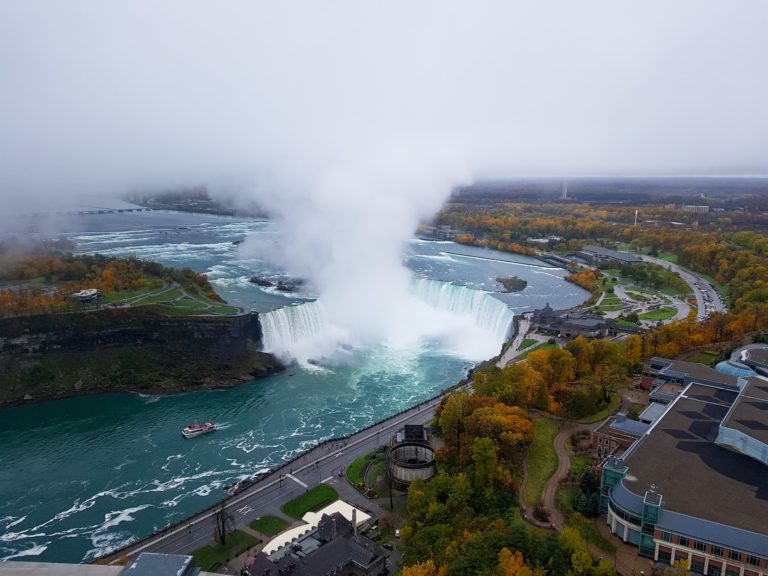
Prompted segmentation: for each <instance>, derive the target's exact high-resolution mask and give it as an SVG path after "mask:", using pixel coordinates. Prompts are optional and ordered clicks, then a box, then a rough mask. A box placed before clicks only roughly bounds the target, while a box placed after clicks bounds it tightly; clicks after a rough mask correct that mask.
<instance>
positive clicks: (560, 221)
mask: <svg viewBox="0 0 768 576" xmlns="http://www.w3.org/2000/svg"><path fill="white" fill-rule="evenodd" d="M643 210H644V212H646V214H647V213H648V211H649V209H648V207H643ZM651 214H652V215H653V216H654V217H657V218H664V219H665V220H670V218H671V216H670V212H669V211H665V210H663V209H661V208H658V209H656V210H655V211H654V212H651ZM672 214H673V216H674V218H675V219H676V220H677V219H682V220H683V222H687V221H690V222H691V223H693V222H696V221H698V220H697V219H696V218H701V217H703V216H707V217H708V218H710V220H711V222H710V225H709V226H708V229H706V230H704V229H702V228H703V227H702V226H699V227H698V228H697V229H687V228H681V227H676V226H672V225H671V224H669V223H667V224H666V225H665V223H664V222H663V221H661V222H658V223H656V221H654V222H655V223H654V224H652V225H639V226H633V225H631V223H632V222H633V219H634V208H631V207H618V208H615V209H611V210H608V209H605V208H601V207H593V206H590V205H586V204H582V205H580V204H552V205H544V206H539V205H536V206H532V205H524V204H512V203H509V204H502V205H499V206H498V207H495V208H493V209H486V208H483V209H480V208H477V209H473V208H472V207H471V206H467V205H461V206H460V207H457V206H455V205H454V206H449V207H448V208H447V209H446V210H444V211H443V212H441V213H440V215H439V216H438V217H437V219H436V221H437V223H439V224H446V225H450V226H452V227H454V228H456V229H458V230H461V231H462V232H463V233H462V234H460V235H459V236H457V238H456V239H457V241H459V242H464V243H468V244H474V245H481V246H488V247H490V248H495V249H499V250H504V251H511V252H516V253H525V254H530V253H531V251H532V249H531V248H529V247H526V246H523V244H524V243H525V241H526V239H527V238H529V237H544V236H549V235H554V236H557V237H559V238H561V240H557V241H554V240H553V241H552V242H550V246H549V249H551V250H553V251H559V252H562V253H568V252H573V251H577V250H579V249H581V248H583V247H584V246H585V245H586V244H601V245H603V246H606V247H608V248H614V247H617V244H621V245H628V246H629V249H630V250H635V251H637V252H650V253H659V252H666V253H670V254H674V255H675V256H676V258H677V262H678V263H679V264H680V265H682V266H685V267H687V268H690V269H691V270H693V271H695V272H699V273H701V274H704V275H706V276H709V277H711V278H712V279H713V280H714V281H715V282H717V283H718V284H721V285H724V286H727V289H728V294H729V296H730V299H731V302H732V304H733V308H734V310H735V311H736V312H737V313H741V312H743V311H747V312H749V313H750V314H752V315H756V316H757V318H756V319H753V320H752V324H753V325H754V326H755V327H757V326H762V322H763V321H764V316H765V314H766V311H767V310H766V306H767V305H768V233H763V232H754V231H744V230H741V229H740V228H741V227H742V226H743V224H745V223H748V222H749V221H750V219H751V218H753V216H752V215H750V214H749V213H746V214H744V213H727V215H721V216H720V217H718V218H716V219H715V218H714V216H713V215H702V214H691V213H682V212H674V213H672ZM510 244H512V245H514V246H513V249H511V250H510V249H509V245H510ZM518 247H519V248H518ZM661 274H662V273H661V272H660V271H658V270H657V272H656V273H655V278H654V277H648V278H641V279H640V281H641V282H648V283H649V284H650V285H653V284H655V283H658V282H660V281H662V277H661ZM573 280H574V281H576V282H577V283H578V284H579V285H580V286H583V287H587V284H588V283H581V282H578V281H577V279H576V278H573ZM731 320H732V319H729V320H728V323H730V322H731ZM741 320H744V317H743V316H742V317H741ZM747 324H748V325H749V322H747ZM753 329H754V328H753Z"/></svg>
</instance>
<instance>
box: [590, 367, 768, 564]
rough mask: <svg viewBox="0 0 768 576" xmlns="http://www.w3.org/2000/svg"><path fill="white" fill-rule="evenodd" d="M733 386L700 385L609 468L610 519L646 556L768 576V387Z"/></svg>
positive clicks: (605, 510) (754, 383) (691, 386)
mask: <svg viewBox="0 0 768 576" xmlns="http://www.w3.org/2000/svg"><path fill="white" fill-rule="evenodd" d="M687 364H690V363H687ZM677 367H678V368H680V367H681V366H679V365H678V366H677ZM702 368H705V367H702ZM707 370H711V369H707ZM695 371H696V370H691V371H690V372H695ZM698 373H699V374H701V375H702V376H706V377H711V376H712V375H711V373H710V372H708V371H705V370H702V371H699V372H698ZM734 380H736V382H735V383H734V382H733V381H732V380H726V381H725V382H721V383H720V384H719V385H714V384H711V383H706V384H704V383H698V382H695V379H693V381H691V382H690V383H688V384H687V385H686V386H685V388H684V390H683V391H682V392H681V393H680V394H679V395H678V396H677V398H676V399H675V400H673V401H672V402H671V403H670V404H669V406H668V407H666V410H665V412H664V413H663V414H662V415H661V416H660V417H658V418H657V419H656V420H654V422H653V423H652V424H651V425H650V426H649V428H648V430H647V431H646V432H645V433H644V434H643V435H642V436H641V437H640V438H639V439H638V440H637V441H636V442H635V443H634V444H633V445H632V446H631V447H630V448H629V449H627V450H626V452H624V453H623V454H622V455H621V457H620V458H617V457H615V456H612V457H609V458H608V459H607V460H606V461H605V462H604V463H603V465H602V474H601V499H600V509H601V513H602V514H603V515H604V517H605V521H606V522H607V524H608V525H609V526H610V528H611V531H612V532H613V533H614V534H616V535H617V536H619V537H620V538H621V539H622V540H624V541H625V542H629V543H631V544H634V545H636V546H638V554H640V555H643V556H648V557H652V558H654V559H655V560H657V561H661V562H665V563H668V564H672V563H673V562H674V561H676V560H680V559H685V560H689V561H690V562H691V571H692V572H693V573H696V574H706V575H707V576H766V575H768V444H766V441H768V426H766V423H768V382H766V381H765V380H762V379H759V378H750V379H743V378H741V379H737V378H734ZM732 384H734V385H732ZM763 456H766V458H765V459H764V458H763Z"/></svg>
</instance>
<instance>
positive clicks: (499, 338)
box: [259, 278, 514, 364]
mask: <svg viewBox="0 0 768 576" xmlns="http://www.w3.org/2000/svg"><path fill="white" fill-rule="evenodd" d="M370 306H371V308H372V309H376V310H378V311H380V310H381V309H382V308H384V309H386V302H382V301H377V300H375V299H372V300H371V302H370ZM404 306H405V308H407V310H408V314H407V316H405V318H407V319H405V320H402V321H401V322H400V325H399V326H398V327H397V329H396V331H395V333H392V334H389V335H388V337H387V338H385V340H384V342H361V341H358V340H356V339H355V338H354V334H353V331H352V330H350V329H349V328H346V327H344V326H341V325H339V324H337V323H335V322H333V320H332V319H329V317H328V313H327V311H326V308H325V306H324V305H323V303H322V302H321V301H319V300H315V301H312V302H307V303H305V304H299V305H293V306H286V307H283V308H280V309H278V310H274V311H272V312H266V313H262V314H259V320H260V323H261V329H262V334H263V336H262V340H263V349H264V351H265V352H271V353H273V354H277V355H278V356H281V357H283V358H293V359H296V360H298V361H299V362H300V363H302V364H306V363H307V361H308V360H312V359H314V360H317V359H319V358H321V357H328V356H332V355H334V353H335V352H336V351H337V350H338V348H339V346H340V345H347V346H349V345H351V346H359V345H370V344H382V343H383V344H384V345H385V346H387V347H390V348H396V349H408V348H422V347H424V346H429V347H432V348H437V349H441V350H445V351H448V352H451V353H453V354H456V355H458V356H461V357H464V358H467V359H473V360H481V359H485V358H490V357H492V356H494V355H496V354H498V352H499V350H500V348H501V345H502V343H503V342H504V340H505V339H506V338H507V336H508V334H509V331H510V328H511V326H512V319H513V317H514V315H513V313H512V311H511V310H510V309H509V308H508V307H507V306H506V304H504V303H503V302H501V301H500V300H497V299H496V298H494V297H493V296H491V295H490V294H488V293H486V292H481V291H478V290H472V289H469V288H466V287H464V286H460V285H456V284H452V283H450V282H439V281H436V280H428V279H424V278H415V279H413V280H412V281H411V285H410V294H409V297H408V300H407V302H405V303H404Z"/></svg>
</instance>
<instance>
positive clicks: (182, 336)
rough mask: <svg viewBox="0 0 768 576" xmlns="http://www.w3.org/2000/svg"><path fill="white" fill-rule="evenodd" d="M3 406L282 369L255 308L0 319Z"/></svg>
mask: <svg viewBox="0 0 768 576" xmlns="http://www.w3.org/2000/svg"><path fill="white" fill-rule="evenodd" d="M0 334H3V338H0V352H1V353H2V355H0V406H13V405H19V404H25V403H30V402H41V401H44V400H51V399H60V398H69V397H74V396H85V395H93V394H100V393H109V392H136V393H141V394H170V393H178V392H187V391H196V390H210V389H219V388H221V389H224V388H232V387H234V386H237V385H239V384H241V383H244V382H248V381H251V380H253V379H255V378H259V377H263V376H269V375H272V374H275V373H277V372H279V371H281V370H283V369H284V366H283V364H282V363H281V362H280V361H279V360H278V359H277V358H275V357H274V356H272V355H271V354H267V353H264V352H260V351H259V350H258V349H259V348H260V346H261V330H260V326H259V320H258V315H256V314H243V315H239V316H230V317H225V316H210V317H199V316H195V317H185V316H177V317H167V316H164V315H162V314H158V313H155V312H153V311H152V310H151V309H148V308H146V307H143V308H135V309H133V308H128V309H116V310H112V309H107V310H99V311H91V312H82V313H74V314H66V315H51V314H47V315H40V316H36V317H32V316H28V317H16V318H4V319H2V320H0Z"/></svg>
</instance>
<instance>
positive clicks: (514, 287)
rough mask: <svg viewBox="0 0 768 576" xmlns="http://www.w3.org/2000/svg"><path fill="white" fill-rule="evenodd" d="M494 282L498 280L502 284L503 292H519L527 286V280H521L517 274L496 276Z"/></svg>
mask: <svg viewBox="0 0 768 576" xmlns="http://www.w3.org/2000/svg"><path fill="white" fill-rule="evenodd" d="M496 282H499V283H500V284H501V285H502V286H504V291H505V292H521V291H523V290H525V287H526V286H528V281H527V280H523V279H522V278H518V277H517V276H499V277H498V278H496Z"/></svg>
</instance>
